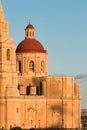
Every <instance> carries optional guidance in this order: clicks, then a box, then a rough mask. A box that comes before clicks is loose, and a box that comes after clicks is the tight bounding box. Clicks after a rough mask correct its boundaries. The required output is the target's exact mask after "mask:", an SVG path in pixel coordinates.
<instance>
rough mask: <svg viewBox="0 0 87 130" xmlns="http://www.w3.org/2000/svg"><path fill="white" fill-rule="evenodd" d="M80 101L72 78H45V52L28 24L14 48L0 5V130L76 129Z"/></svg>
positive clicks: (77, 89)
mask: <svg viewBox="0 0 87 130" xmlns="http://www.w3.org/2000/svg"><path fill="white" fill-rule="evenodd" d="M80 102H81V97H80V85H79V83H75V80H74V77H72V76H49V75H48V52H47V50H45V48H44V47H43V45H42V44H41V43H40V42H39V41H38V40H37V39H36V38H35V27H34V26H33V25H32V24H31V23H29V24H28V25H26V27H25V39H24V40H22V41H21V42H20V43H19V44H18V46H17V47H16V44H15V42H14V41H13V39H12V38H11V36H10V34H9V30H8V22H7V21H6V19H5V16H4V11H3V8H2V4H1V3H0V128H3V129H5V130H9V129H10V128H13V127H16V126H19V127H21V128H23V129H31V128H35V129H55V130H56V129H58V128H66V129H68V128H69V129H70V130H72V129H74V130H75V129H76V130H77V129H79V128H80V126H81V124H80V122H81V120H80Z"/></svg>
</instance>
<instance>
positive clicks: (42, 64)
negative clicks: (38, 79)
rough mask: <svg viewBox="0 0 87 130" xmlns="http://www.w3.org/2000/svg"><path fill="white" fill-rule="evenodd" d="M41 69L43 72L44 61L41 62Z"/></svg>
mask: <svg viewBox="0 0 87 130" xmlns="http://www.w3.org/2000/svg"><path fill="white" fill-rule="evenodd" d="M41 71H42V72H44V61H42V62H41Z"/></svg>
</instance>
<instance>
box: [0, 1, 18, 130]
mask: <svg viewBox="0 0 87 130" xmlns="http://www.w3.org/2000/svg"><path fill="white" fill-rule="evenodd" d="M17 84H18V81H17V73H16V55H15V43H14V42H13V40H12V38H11V36H10V34H9V31H8V22H7V21H6V19H5V17H4V12H3V8H2V4H1V2H0V128H2V127H5V128H6V127H7V122H8V118H9V119H10V116H9V115H10V112H11V106H12V104H11V102H13V99H14V100H15V97H17V96H18V90H17Z"/></svg>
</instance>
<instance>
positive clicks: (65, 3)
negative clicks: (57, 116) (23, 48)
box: [2, 0, 87, 106]
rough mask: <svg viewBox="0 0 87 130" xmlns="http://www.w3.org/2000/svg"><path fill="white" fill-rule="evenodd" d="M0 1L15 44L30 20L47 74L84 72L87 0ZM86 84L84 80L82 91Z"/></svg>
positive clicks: (86, 64)
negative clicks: (43, 51) (43, 53)
mask: <svg viewBox="0 0 87 130" xmlns="http://www.w3.org/2000/svg"><path fill="white" fill-rule="evenodd" d="M2 4H3V9H4V13H5V17H6V19H7V21H8V22H9V31H10V34H11V36H12V38H13V39H14V41H15V43H16V45H18V44H19V43H20V42H21V41H22V40H23V39H24V37H25V31H24V29H25V27H26V26H27V24H28V23H29V20H30V21H31V22H32V24H33V25H34V27H35V28H36V39H37V40H39V41H40V42H41V43H42V44H43V46H44V47H45V49H46V50H47V52H48V73H49V75H73V76H76V75H83V74H87V58H86V57H87V0H2ZM82 80H83V81H84V78H83V79H81V80H79V82H81V83H82ZM82 85H83V84H82ZM81 87H82V86H81ZM85 87H86V82H85V83H84V85H83V88H84V89H83V93H84V91H85ZM81 89H82V88H81ZM83 95H84V94H83ZM83 106H84V105H83Z"/></svg>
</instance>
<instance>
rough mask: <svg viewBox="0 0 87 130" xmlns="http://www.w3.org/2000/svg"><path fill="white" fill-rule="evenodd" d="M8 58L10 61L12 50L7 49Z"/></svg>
mask: <svg viewBox="0 0 87 130" xmlns="http://www.w3.org/2000/svg"><path fill="white" fill-rule="evenodd" d="M6 53H7V54H6V57H7V60H10V49H7V52H6Z"/></svg>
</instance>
